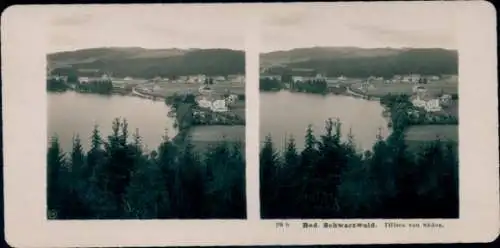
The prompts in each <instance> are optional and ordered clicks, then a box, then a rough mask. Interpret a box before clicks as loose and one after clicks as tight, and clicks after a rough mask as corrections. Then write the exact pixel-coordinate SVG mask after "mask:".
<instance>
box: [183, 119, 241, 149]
mask: <svg viewBox="0 0 500 248" xmlns="http://www.w3.org/2000/svg"><path fill="white" fill-rule="evenodd" d="M188 135H190V136H191V142H192V143H193V145H194V146H195V147H196V149H200V150H201V149H205V148H207V147H209V146H211V145H215V144H217V143H218V142H220V141H223V140H226V141H236V142H242V144H245V126H243V125H240V126H223V125H218V126H193V127H191V128H190V129H189V134H188Z"/></svg>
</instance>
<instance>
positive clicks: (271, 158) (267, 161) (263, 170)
mask: <svg viewBox="0 0 500 248" xmlns="http://www.w3.org/2000/svg"><path fill="white" fill-rule="evenodd" d="M278 167H279V161H278V154H277V153H276V151H275V149H274V147H273V141H272V138H271V136H270V135H268V136H267V137H266V140H265V142H264V146H263V147H262V149H261V151H260V182H261V183H260V197H261V201H262V202H263V204H262V207H261V213H262V216H263V217H272V216H274V215H275V211H276V210H277V209H276V210H275V208H276V206H275V204H276V197H275V194H276V190H275V186H274V185H273V184H274V183H275V180H276V170H277V168H278Z"/></svg>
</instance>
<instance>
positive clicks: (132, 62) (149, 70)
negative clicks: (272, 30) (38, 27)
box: [49, 49, 245, 78]
mask: <svg viewBox="0 0 500 248" xmlns="http://www.w3.org/2000/svg"><path fill="white" fill-rule="evenodd" d="M77 52H78V51H76V52H74V53H77ZM80 52H83V53H86V52H87V51H80ZM110 55H112V56H109V57H107V56H104V57H102V56H101V55H100V56H99V57H102V58H98V59H92V60H91V61H90V62H86V61H85V60H82V62H81V63H77V64H72V65H71V66H72V67H71V68H69V69H67V68H61V69H59V68H56V69H55V70H54V72H57V73H60V75H67V74H68V73H70V72H71V71H78V70H81V69H97V70H99V71H100V72H101V73H102V72H113V76H116V77H127V76H130V77H134V78H154V77H157V76H160V77H175V76H178V75H193V74H205V75H208V76H217V75H230V74H243V73H245V54H244V52H243V51H235V50H229V49H197V50H192V51H187V52H185V53H184V54H182V55H178V56H151V57H141V56H137V57H136V56H135V55H134V54H127V53H126V52H124V51H113V52H112V54H110ZM118 55H120V56H118ZM74 56H77V55H74ZM94 56H95V54H91V55H88V56H84V57H91V58H94ZM71 57H72V55H71V54H69V53H68V54H66V55H65V56H64V58H60V59H62V60H63V61H64V60H65V59H68V58H71ZM77 57H78V56H77ZM50 59H51V58H49V60H50ZM52 60H53V61H54V62H57V60H58V58H57V57H56V58H52ZM87 61H88V60H87Z"/></svg>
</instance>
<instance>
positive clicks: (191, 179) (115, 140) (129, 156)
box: [47, 119, 246, 219]
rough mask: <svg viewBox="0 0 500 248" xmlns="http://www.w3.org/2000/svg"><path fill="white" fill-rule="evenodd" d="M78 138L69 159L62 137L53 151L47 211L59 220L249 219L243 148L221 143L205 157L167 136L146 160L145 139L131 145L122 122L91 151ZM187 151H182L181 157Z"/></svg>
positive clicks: (95, 135) (96, 134)
mask: <svg viewBox="0 0 500 248" xmlns="http://www.w3.org/2000/svg"><path fill="white" fill-rule="evenodd" d="M82 142H83V141H82V139H81V138H80V137H79V136H75V138H74V141H73V148H72V150H71V151H69V152H66V153H65V152H63V151H62V150H61V147H60V144H59V141H58V139H57V136H53V137H52V138H51V140H50V143H49V146H48V151H47V163H48V171H47V173H48V174H47V176H48V177H47V208H48V209H47V210H48V217H49V218H57V219H157V218H158V219H169V218H170V219H172V218H173V219H208V218H217V219H225V218H235V219H241V218H245V217H246V198H245V161H244V159H243V157H244V156H243V153H244V151H243V150H242V149H241V147H242V146H241V144H239V143H234V142H231V143H229V142H224V141H221V142H220V143H219V144H218V145H216V146H213V147H211V148H209V149H207V151H205V152H203V153H200V152H197V151H196V150H195V149H194V147H193V145H191V143H190V141H189V137H187V138H186V140H184V141H183V142H182V146H180V145H178V144H177V143H175V142H173V141H172V140H171V139H170V138H169V137H168V136H167V135H165V136H164V137H163V142H162V143H161V145H160V146H159V147H158V148H157V149H156V150H154V151H153V152H151V153H149V154H146V153H145V151H144V150H143V146H142V144H141V138H140V135H139V131H138V130H136V132H135V133H134V134H133V135H132V139H130V138H129V131H128V124H127V121H126V120H120V119H116V120H115V121H114V122H113V124H112V133H111V135H109V136H108V137H106V138H103V137H101V134H100V131H99V128H98V127H97V126H96V127H95V128H94V130H93V132H92V135H91V138H90V144H91V145H90V149H89V151H84V150H83V148H82ZM181 147H182V149H181Z"/></svg>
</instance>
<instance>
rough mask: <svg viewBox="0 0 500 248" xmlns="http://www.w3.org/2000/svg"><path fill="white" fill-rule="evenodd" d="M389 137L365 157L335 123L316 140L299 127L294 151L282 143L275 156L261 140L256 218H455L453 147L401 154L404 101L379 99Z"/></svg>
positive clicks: (439, 144)
mask: <svg viewBox="0 0 500 248" xmlns="http://www.w3.org/2000/svg"><path fill="white" fill-rule="evenodd" d="M380 102H381V104H382V105H383V106H385V107H386V108H387V109H388V111H389V113H390V118H391V123H392V133H391V135H390V136H389V137H387V138H386V139H384V138H383V137H382V136H381V135H380V134H378V135H377V141H376V142H375V144H374V145H373V149H372V151H365V152H363V153H360V152H358V151H356V149H355V141H354V136H353V135H352V133H349V134H348V135H347V139H345V141H342V133H341V123H340V121H339V120H336V121H333V120H332V119H329V120H327V121H326V124H325V131H324V133H323V134H322V135H320V136H319V138H317V137H316V136H315V135H314V133H313V130H312V128H311V126H309V127H308V128H307V131H306V134H305V136H304V139H305V147H304V149H303V150H302V151H299V150H298V149H297V147H296V145H295V139H294V138H293V137H290V139H289V142H288V144H287V147H286V149H285V150H284V151H277V150H276V149H275V146H274V144H273V141H272V138H271V136H268V137H267V138H266V140H265V142H264V145H263V146H262V148H261V151H260V169H261V170H260V173H261V174H260V178H261V188H260V194H261V203H262V205H261V213H262V217H263V218H458V211H459V200H458V154H457V146H456V144H454V143H453V142H448V141H446V140H444V141H443V140H439V139H436V140H433V141H428V142H425V144H423V145H422V146H420V148H417V149H409V147H408V146H407V144H406V143H405V137H404V136H405V135H404V134H405V130H406V128H407V127H408V126H409V125H412V122H411V119H410V118H409V116H408V114H407V109H408V108H410V107H412V105H411V103H410V102H409V100H408V96H406V95H387V96H386V97H383V98H381V100H380Z"/></svg>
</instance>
